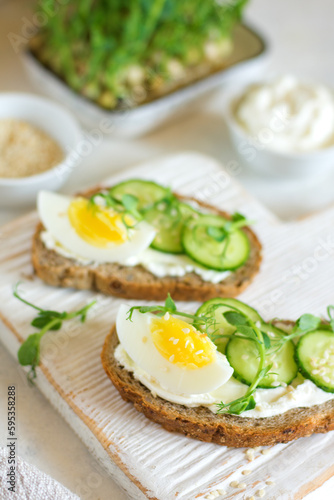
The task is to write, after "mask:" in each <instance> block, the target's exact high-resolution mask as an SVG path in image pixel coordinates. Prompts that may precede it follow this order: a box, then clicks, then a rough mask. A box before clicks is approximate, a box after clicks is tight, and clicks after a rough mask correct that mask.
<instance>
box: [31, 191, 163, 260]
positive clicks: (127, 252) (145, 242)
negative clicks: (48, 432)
mask: <svg viewBox="0 0 334 500" xmlns="http://www.w3.org/2000/svg"><path fill="white" fill-rule="evenodd" d="M73 199H74V198H73V197H69V196H64V195H61V194H56V193H52V192H49V191H40V192H39V193H38V197H37V209H38V213H39V216H40V219H41V221H42V224H43V226H44V228H45V229H46V230H47V231H48V232H49V233H50V234H51V235H52V236H53V237H54V239H55V240H56V241H57V243H59V244H60V245H61V246H62V247H64V249H65V250H67V251H69V252H70V253H73V254H74V255H78V256H80V257H82V258H84V259H88V260H90V261H94V262H100V263H101V262H119V263H122V262H124V261H126V260H127V259H128V258H130V257H133V256H136V255H139V254H140V253H141V252H142V251H143V250H145V249H146V248H148V247H149V246H150V244H151V243H152V241H153V239H154V237H155V234H156V231H155V229H154V228H153V227H152V226H150V225H149V224H148V223H147V222H145V221H141V222H139V223H138V224H137V225H136V228H135V229H132V230H131V236H130V239H129V240H127V241H125V242H124V243H121V244H115V245H114V246H113V247H111V248H108V249H107V248H99V247H96V246H94V245H91V244H89V243H88V242H86V241H85V240H83V239H82V238H81V237H80V236H79V234H78V233H77V232H76V231H75V229H74V228H73V226H72V225H71V223H70V220H69V217H68V208H69V205H70V203H71V201H73Z"/></svg>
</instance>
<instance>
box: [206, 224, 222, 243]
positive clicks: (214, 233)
mask: <svg viewBox="0 0 334 500" xmlns="http://www.w3.org/2000/svg"><path fill="white" fill-rule="evenodd" d="M206 233H207V234H208V235H209V236H211V238H213V239H214V240H215V241H217V242H218V243H220V242H221V241H223V240H225V238H226V231H224V229H223V228H221V227H217V226H208V227H207V228H206Z"/></svg>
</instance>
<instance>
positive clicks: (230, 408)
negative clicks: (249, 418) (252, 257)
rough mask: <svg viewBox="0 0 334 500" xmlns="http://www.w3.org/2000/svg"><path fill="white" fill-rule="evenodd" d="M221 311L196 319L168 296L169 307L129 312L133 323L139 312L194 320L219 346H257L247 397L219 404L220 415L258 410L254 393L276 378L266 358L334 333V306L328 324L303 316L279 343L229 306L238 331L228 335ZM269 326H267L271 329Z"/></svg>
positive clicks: (209, 311) (228, 313)
mask: <svg viewBox="0 0 334 500" xmlns="http://www.w3.org/2000/svg"><path fill="white" fill-rule="evenodd" d="M220 307H221V304H212V305H211V306H210V307H209V308H208V309H207V311H206V314H205V315H200V316H197V315H192V314H188V313H183V312H181V311H178V310H177V307H176V304H175V302H174V301H173V299H172V298H171V296H170V295H168V297H167V299H166V301H165V305H164V306H160V305H154V306H136V307H131V309H130V310H129V312H128V317H127V319H129V320H130V321H132V315H133V312H134V311H135V310H138V311H139V312H140V313H147V312H151V313H154V314H156V315H158V316H160V317H161V316H164V315H165V314H166V312H168V313H171V314H173V315H176V316H183V317H185V318H188V319H190V320H192V324H193V326H194V327H195V328H198V329H200V330H201V331H203V330H204V331H205V333H206V334H207V335H208V337H209V338H210V340H212V342H214V343H216V341H217V340H218V339H221V338H223V337H226V338H229V339H230V338H232V337H239V338H243V339H247V340H249V341H251V342H254V343H255V344H256V346H257V349H258V354H259V355H258V359H259V366H258V370H257V373H256V375H255V377H254V379H253V381H252V383H251V384H250V385H249V387H248V389H247V391H246V393H245V394H244V396H242V397H240V398H238V399H235V400H233V401H231V402H229V403H223V402H221V403H219V404H217V408H218V411H217V413H230V414H234V415H240V414H241V413H243V412H244V411H248V410H252V409H254V408H255V406H256V401H255V398H254V393H255V391H256V389H257V388H258V387H259V385H260V383H261V382H262V381H263V379H264V378H265V377H267V376H268V375H273V374H274V372H272V371H271V369H272V367H273V363H270V364H266V358H267V357H268V355H272V354H274V353H276V352H278V351H279V350H281V349H282V347H283V346H284V345H285V344H286V342H288V341H290V340H292V339H294V338H297V337H300V336H302V335H305V334H306V333H309V332H311V331H313V330H316V329H317V328H318V327H319V326H320V325H321V327H322V328H329V329H331V330H332V331H333V332H334V306H332V305H330V306H328V308H327V314H328V318H329V319H328V320H325V322H324V321H323V320H322V319H321V318H319V317H317V316H313V315H312V314H303V315H302V316H301V317H300V318H299V319H298V320H297V321H296V323H295V326H294V327H293V329H292V331H291V332H290V333H289V334H287V335H282V337H278V338H275V339H270V338H269V336H268V334H267V333H266V332H263V331H262V330H261V324H258V322H255V323H254V322H253V321H252V320H251V318H249V317H248V316H247V315H245V314H243V313H242V312H241V311H240V310H239V309H237V308H236V307H233V306H231V305H229V309H230V310H229V311H225V312H223V313H222V316H223V317H224V319H225V320H226V321H227V322H228V323H229V324H230V325H232V326H234V327H235V331H234V332H233V333H231V334H227V335H224V334H223V333H221V332H220V331H219V328H217V320H216V318H215V313H216V311H217V309H219V308H220ZM268 324H269V323H267V325H268Z"/></svg>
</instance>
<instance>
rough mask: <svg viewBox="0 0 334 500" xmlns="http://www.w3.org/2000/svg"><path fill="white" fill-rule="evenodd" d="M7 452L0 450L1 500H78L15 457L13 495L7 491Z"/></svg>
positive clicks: (56, 483)
mask: <svg viewBox="0 0 334 500" xmlns="http://www.w3.org/2000/svg"><path fill="white" fill-rule="evenodd" d="M9 467H10V466H9V464H8V452H7V449H6V448H0V499H1V500H80V499H79V497H78V496H77V495H75V494H74V493H71V492H70V491H69V490H68V489H67V488H65V486H63V485H62V484H60V483H58V481H56V480H55V479H52V477H50V476H48V475H47V474H45V473H44V472H41V471H40V470H38V469H37V468H36V467H34V466H33V465H30V464H28V463H27V462H25V461H24V460H22V459H20V458H19V457H16V470H15V483H16V485H15V493H13V492H12V491H9V490H8V486H10V485H9V484H8V483H7V480H8V476H7V474H8V472H9Z"/></svg>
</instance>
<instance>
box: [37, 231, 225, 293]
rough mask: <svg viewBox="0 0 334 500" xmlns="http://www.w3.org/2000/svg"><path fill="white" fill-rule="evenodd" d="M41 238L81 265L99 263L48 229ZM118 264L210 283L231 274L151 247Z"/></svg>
mask: <svg viewBox="0 0 334 500" xmlns="http://www.w3.org/2000/svg"><path fill="white" fill-rule="evenodd" d="M41 240H42V242H43V243H44V245H45V246H46V248H48V249H49V250H55V251H56V252H57V253H59V254H60V255H62V256H63V257H67V258H70V259H75V260H76V261H78V262H80V263H81V264H83V265H91V266H97V265H99V263H98V262H92V261H89V260H87V259H83V258H82V257H80V255H76V254H74V253H73V252H71V251H70V250H68V249H66V248H64V247H63V246H62V245H60V244H59V243H58V242H57V241H56V240H55V238H54V237H53V235H52V234H51V233H50V232H49V231H43V232H42V233H41ZM119 264H122V265H125V266H136V265H142V266H143V267H144V268H145V269H147V270H148V271H150V272H151V273H152V274H154V276H157V277H158V278H162V277H164V276H184V275H185V274H187V273H191V272H194V273H196V274H197V275H198V276H200V278H202V280H203V281H207V282H210V283H219V282H220V281H222V280H224V279H225V278H227V276H229V275H230V274H231V272H230V271H214V270H212V269H207V268H205V267H203V266H201V265H200V264H197V263H196V262H194V261H193V260H191V259H190V258H189V257H188V256H187V255H183V254H180V255H178V254H170V253H164V252H158V251H157V250H153V249H151V248H147V249H146V250H144V251H143V252H142V253H141V254H139V255H137V256H136V257H130V258H128V259H126V260H125V261H123V262H119Z"/></svg>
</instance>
